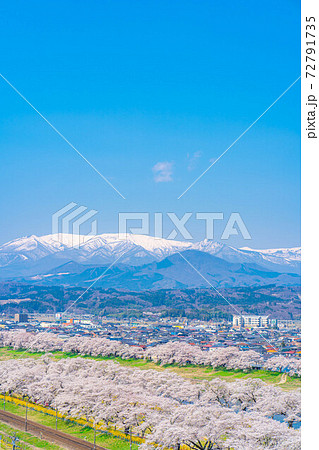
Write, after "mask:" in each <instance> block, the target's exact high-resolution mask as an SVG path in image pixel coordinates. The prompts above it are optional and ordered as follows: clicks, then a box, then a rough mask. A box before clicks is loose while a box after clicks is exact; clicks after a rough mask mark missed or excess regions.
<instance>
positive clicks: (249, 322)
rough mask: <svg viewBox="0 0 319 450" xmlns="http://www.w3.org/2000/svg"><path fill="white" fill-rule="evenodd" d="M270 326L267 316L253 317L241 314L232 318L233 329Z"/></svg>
mask: <svg viewBox="0 0 319 450" xmlns="http://www.w3.org/2000/svg"><path fill="white" fill-rule="evenodd" d="M269 325H270V323H269V320H268V316H255V315H248V314H243V315H242V316H240V315H235V316H233V326H234V327H239V328H240V327H251V328H260V327H268V326H269Z"/></svg>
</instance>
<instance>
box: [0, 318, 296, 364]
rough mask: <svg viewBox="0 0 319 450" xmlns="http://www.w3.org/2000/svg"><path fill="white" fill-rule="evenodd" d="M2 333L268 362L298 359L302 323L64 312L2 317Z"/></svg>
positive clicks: (249, 319) (0, 326)
mask: <svg viewBox="0 0 319 450" xmlns="http://www.w3.org/2000/svg"><path fill="white" fill-rule="evenodd" d="M0 330H10V331H15V330H16V331H19V330H20V331H21V330H25V331H28V332H34V333H38V332H48V333H53V334H55V335H56V336H58V337H59V338H62V339H68V338H69V337H73V336H79V337H81V336H86V337H104V338H107V339H109V340H114V341H118V342H120V343H122V344H128V345H131V346H139V347H142V348H144V349H146V348H147V347H152V346H155V345H159V344H165V343H167V342H172V341H173V342H185V343H188V344H191V345H197V346H199V347H200V348H201V349H202V350H207V351H208V350H210V349H214V348H223V347H224V348H225V347H237V348H238V349H239V350H241V351H247V350H254V351H256V352H258V353H260V354H262V355H263V356H264V357H266V358H267V355H268V356H269V357H270V356H274V355H276V354H281V355H283V356H287V357H289V356H293V357H300V356H301V329H300V321H298V320H282V319H278V320H276V319H269V318H268V316H257V315H234V316H233V320H232V322H230V321H227V320H225V319H223V320H220V321H200V320H187V319H178V318H170V317H161V316H160V315H158V314H154V313H149V312H146V313H144V314H143V317H142V318H139V319H121V320H119V319H116V318H105V317H102V318H101V317H97V316H93V315H71V314H70V315H67V314H62V313H57V314H38V313H34V314H15V315H14V316H10V315H4V314H3V315H2V317H1V319H0Z"/></svg>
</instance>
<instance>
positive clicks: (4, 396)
mask: <svg viewBox="0 0 319 450" xmlns="http://www.w3.org/2000/svg"><path fill="white" fill-rule="evenodd" d="M3 410H4V411H5V410H6V393H4V394H3Z"/></svg>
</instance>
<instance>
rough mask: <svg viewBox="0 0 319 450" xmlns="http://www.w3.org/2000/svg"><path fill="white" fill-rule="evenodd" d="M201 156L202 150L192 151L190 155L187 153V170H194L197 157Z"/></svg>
mask: <svg viewBox="0 0 319 450" xmlns="http://www.w3.org/2000/svg"><path fill="white" fill-rule="evenodd" d="M201 156H202V152H201V151H197V152H194V153H193V154H192V155H190V154H188V155H187V159H188V166H187V169H188V170H190V171H191V170H194V169H195V167H196V165H197V161H198V160H199V158H200V157H201Z"/></svg>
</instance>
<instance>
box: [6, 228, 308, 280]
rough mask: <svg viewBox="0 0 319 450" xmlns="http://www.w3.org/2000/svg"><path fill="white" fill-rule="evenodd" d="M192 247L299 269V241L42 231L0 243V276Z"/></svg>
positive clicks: (120, 261) (148, 259)
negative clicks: (262, 246)
mask: <svg viewBox="0 0 319 450" xmlns="http://www.w3.org/2000/svg"><path fill="white" fill-rule="evenodd" d="M187 250H194V251H197V252H198V256H197V259H201V258H204V257H205V254H209V255H212V256H215V257H218V259H221V260H224V261H226V262H228V263H233V264H235V263H238V264H256V265H258V266H260V267H261V268H264V269H268V270H270V271H273V272H278V273H280V272H281V273H287V272H289V273H300V247H295V248H282V249H266V250H254V249H250V248H246V247H245V248H239V249H237V248H235V247H231V246H229V245H227V244H223V243H219V242H216V241H211V240H204V241H201V242H196V243H190V242H181V241H175V240H167V239H160V238H155V237H151V236H144V235H135V234H129V235H123V234H122V235H119V234H117V233H114V234H101V235H96V236H85V235H78V236H75V235H71V234H63V235H56V234H51V235H46V236H35V235H32V236H29V237H23V238H19V239H15V240H13V241H10V242H8V243H5V244H3V245H1V246H0V279H7V278H15V277H21V276H22V277H29V276H34V275H41V274H42V275H44V274H46V273H48V272H49V271H52V270H53V269H56V268H58V267H60V266H62V265H63V264H65V263H69V262H73V263H77V264H79V265H80V266H99V265H100V266H105V265H107V264H115V265H120V266H122V265H127V266H132V267H136V266H143V265H147V264H151V263H154V262H159V261H161V260H163V259H165V258H167V257H170V256H172V255H174V254H176V253H178V252H185V251H187Z"/></svg>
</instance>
